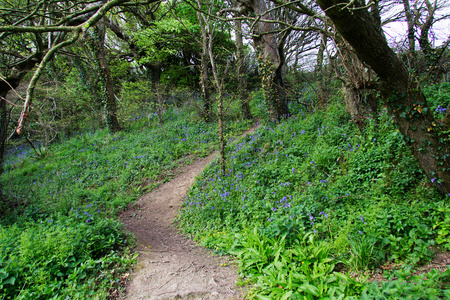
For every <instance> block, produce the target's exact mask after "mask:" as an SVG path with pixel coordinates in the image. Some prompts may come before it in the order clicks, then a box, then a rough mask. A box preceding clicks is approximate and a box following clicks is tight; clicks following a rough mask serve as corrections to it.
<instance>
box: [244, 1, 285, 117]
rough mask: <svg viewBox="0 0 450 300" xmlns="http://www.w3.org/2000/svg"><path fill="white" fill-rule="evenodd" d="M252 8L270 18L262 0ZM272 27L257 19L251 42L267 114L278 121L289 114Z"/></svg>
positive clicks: (280, 62)
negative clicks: (256, 55) (256, 60)
mask: <svg viewBox="0 0 450 300" xmlns="http://www.w3.org/2000/svg"><path fill="white" fill-rule="evenodd" d="M252 9H253V11H254V13H255V14H256V15H260V16H262V18H264V19H270V16H269V14H268V13H267V7H266V3H265V2H264V0H255V1H254V3H253V7H252ZM273 29H274V28H273V24H272V23H268V22H263V21H258V25H257V30H256V32H255V33H254V37H253V42H254V44H255V48H256V51H257V54H258V62H259V69H260V72H261V77H262V78H261V81H262V87H263V90H264V98H265V101H266V106H267V110H268V116H269V118H270V119H271V120H272V121H275V122H278V121H280V119H281V118H282V117H286V116H288V115H289V108H288V106H287V103H286V96H285V92H284V84H283V77H282V72H281V69H282V61H281V57H280V54H279V52H278V43H277V37H276V35H275V34H274V33H269V32H271V31H273Z"/></svg>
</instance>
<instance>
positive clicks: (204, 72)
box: [197, 0, 212, 122]
mask: <svg viewBox="0 0 450 300" xmlns="http://www.w3.org/2000/svg"><path fill="white" fill-rule="evenodd" d="M198 6H199V9H200V10H201V9H202V2H201V1H200V0H199V1H198ZM197 18H198V24H199V26H200V30H201V33H202V40H201V43H202V53H201V72H200V86H201V87H202V97H203V116H202V117H203V119H204V120H205V122H211V120H212V111H211V106H212V104H211V93H210V87H209V84H210V83H209V73H208V67H209V59H208V34H207V32H206V26H205V25H206V24H204V22H203V16H202V13H201V12H200V11H199V12H198V13H197Z"/></svg>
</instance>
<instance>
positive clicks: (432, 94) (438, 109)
mask: <svg viewBox="0 0 450 300" xmlns="http://www.w3.org/2000/svg"><path fill="white" fill-rule="evenodd" d="M423 92H424V94H425V96H426V98H427V102H428V105H429V106H430V108H431V110H432V111H433V112H434V115H435V117H436V118H438V119H441V118H443V117H444V116H445V113H446V109H447V107H448V106H449V104H450V82H444V83H440V84H431V85H428V86H425V87H424V89H423Z"/></svg>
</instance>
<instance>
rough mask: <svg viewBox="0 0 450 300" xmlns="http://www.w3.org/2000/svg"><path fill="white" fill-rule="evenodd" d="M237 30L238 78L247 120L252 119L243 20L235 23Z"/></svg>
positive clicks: (242, 111) (239, 15) (240, 96)
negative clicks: (245, 68)
mask: <svg viewBox="0 0 450 300" xmlns="http://www.w3.org/2000/svg"><path fill="white" fill-rule="evenodd" d="M236 17H241V14H237V15H236ZM234 24H235V27H236V30H235V33H236V52H237V76H238V82H239V99H240V101H241V113H242V116H243V117H244V118H245V119H252V114H251V112H250V105H249V98H248V91H247V79H246V78H245V70H244V57H245V56H244V43H243V42H242V24H241V20H235V21H234Z"/></svg>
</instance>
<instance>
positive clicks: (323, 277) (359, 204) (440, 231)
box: [178, 103, 450, 299]
mask: <svg viewBox="0 0 450 300" xmlns="http://www.w3.org/2000/svg"><path fill="white" fill-rule="evenodd" d="M366 124H367V126H366V128H365V130H364V131H363V132H360V131H359V130H358V129H357V128H355V127H354V126H353V125H352V123H351V122H350V120H349V117H348V115H347V114H346V112H345V111H344V105H342V104H340V103H334V104H330V105H329V107H327V109H326V111H316V112H314V113H303V112H301V111H300V113H298V114H297V115H296V116H295V117H292V118H290V119H288V120H286V121H284V122H281V123H280V124H278V125H267V126H264V127H261V128H260V129H259V130H258V131H257V132H255V133H254V134H252V135H249V136H247V137H245V138H243V139H242V140H240V141H239V142H237V143H235V144H232V145H229V147H228V150H227V155H228V164H227V171H226V173H225V174H222V173H221V171H220V167H219V166H218V165H217V163H214V162H213V163H212V164H211V165H210V167H209V168H207V169H206V170H205V171H204V172H203V174H202V176H201V177H200V178H198V180H197V181H196V183H195V184H194V186H193V187H192V188H191V190H190V192H189V194H188V196H187V197H186V199H185V201H184V205H183V208H182V211H181V215H180V217H179V218H178V225H179V227H180V228H181V229H182V230H183V231H184V232H185V233H186V234H188V235H191V236H193V237H194V238H195V239H196V240H198V241H200V242H201V243H202V244H203V245H204V246H207V247H210V248H212V249H214V250H215V251H216V252H217V253H219V254H225V253H231V254H234V255H236V256H237V257H238V259H239V266H240V272H241V274H242V276H243V278H244V280H245V281H246V282H249V283H254V284H255V287H256V288H255V290H254V292H253V294H252V295H253V296H254V297H256V298H258V299H322V298H323V299H325V298H326V299H337V298H340V297H348V299H359V298H360V297H361V296H364V297H365V299H387V298H383V297H384V296H383V295H387V293H388V291H391V293H392V295H393V299H401V298H403V297H404V296H405V295H408V296H411V297H412V298H411V299H419V298H420V297H419V298H414V297H415V296H414V295H419V294H420V293H422V296H423V295H428V294H426V293H430V294H432V295H435V296H436V297H444V296H445V295H448V290H447V289H448V285H447V283H448V275H449V272H450V271H446V272H444V273H439V274H438V273H433V274H430V275H426V276H423V277H417V276H416V277H411V278H410V280H409V281H408V282H406V283H403V282H402V281H400V280H399V279H397V280H396V281H395V280H394V281H389V282H384V283H381V284H380V285H378V284H377V283H373V284H369V282H367V278H366V276H365V274H368V273H369V271H371V272H372V271H373V270H380V269H382V268H384V269H390V268H389V267H386V266H390V265H391V264H394V265H397V266H399V267H398V268H397V269H399V270H398V271H396V272H401V270H403V269H404V268H410V267H411V266H413V267H414V266H418V265H421V264H425V263H427V262H429V261H430V260H431V259H432V258H433V255H434V253H435V251H440V250H441V249H444V248H447V249H448V247H449V245H450V244H449V242H450V234H449V232H450V227H449V226H447V225H446V224H447V223H448V220H450V215H449V212H450V209H449V208H448V205H447V203H448V201H449V196H447V197H442V196H441V195H439V194H438V193H437V192H435V191H434V190H433V189H432V188H431V182H429V181H428V179H426V177H425V176H424V175H423V173H422V172H421V170H420V169H419V167H418V165H417V163H416V161H415V160H414V158H413V157H412V155H411V153H410V152H409V150H408V148H407V147H406V145H405V143H404V141H403V139H402V137H401V134H400V132H399V131H398V130H397V129H396V127H395V126H394V124H393V122H392V120H391V118H390V117H389V116H387V114H386V113H385V112H382V113H380V114H379V115H374V116H370V117H369V118H368V119H367V120H366ZM305 237H307V238H305ZM386 276H387V277H389V276H391V275H389V273H386ZM389 278H391V277H389ZM436 282H437V283H436ZM327 297H328V298H327ZM430 299H431V298H430Z"/></svg>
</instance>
